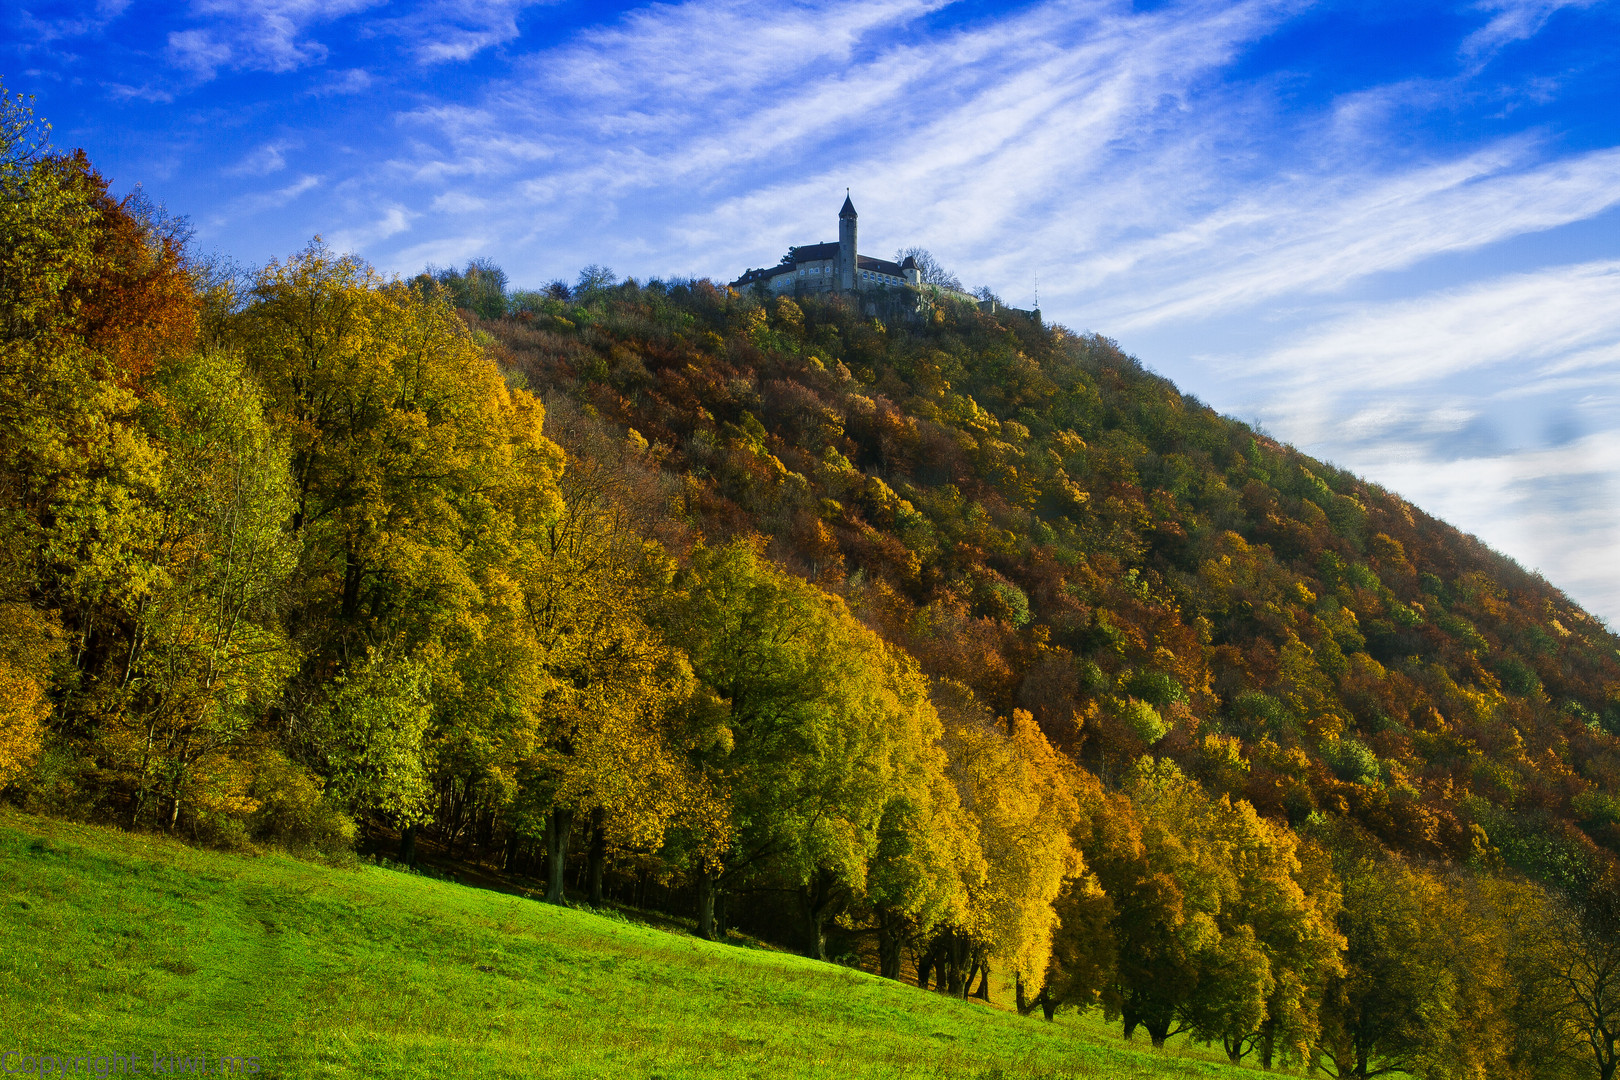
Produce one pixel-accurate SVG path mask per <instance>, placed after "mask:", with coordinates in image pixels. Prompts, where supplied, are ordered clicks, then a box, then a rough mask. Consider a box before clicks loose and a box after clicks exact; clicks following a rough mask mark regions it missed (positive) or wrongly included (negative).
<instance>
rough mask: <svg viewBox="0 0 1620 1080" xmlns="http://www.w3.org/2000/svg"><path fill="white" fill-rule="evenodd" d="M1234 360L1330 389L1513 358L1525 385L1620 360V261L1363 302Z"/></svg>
mask: <svg viewBox="0 0 1620 1080" xmlns="http://www.w3.org/2000/svg"><path fill="white" fill-rule="evenodd" d="M1229 363H1230V364H1231V365H1232V366H1236V365H1237V364H1239V363H1241V364H1242V366H1244V367H1246V368H1248V369H1249V370H1251V371H1253V372H1255V373H1257V374H1259V373H1263V374H1265V375H1267V376H1269V377H1273V378H1279V379H1282V380H1283V381H1285V382H1308V383H1309V384H1310V385H1311V386H1312V387H1314V388H1316V389H1318V390H1320V391H1323V392H1329V391H1333V390H1336V389H1342V388H1345V387H1357V388H1361V389H1385V388H1396V387H1411V386H1414V385H1416V384H1420V383H1424V382H1434V381H1438V380H1441V379H1446V378H1450V377H1454V376H1457V375H1460V374H1464V373H1470V372H1472V373H1478V372H1480V371H1482V370H1485V369H1489V368H1493V367H1497V366H1499V365H1505V364H1511V365H1514V367H1515V369H1516V370H1515V371H1514V373H1513V374H1514V376H1515V384H1516V385H1517V384H1518V380H1521V379H1522V380H1530V381H1532V382H1533V381H1534V380H1536V379H1537V378H1538V377H1539V376H1545V375H1552V374H1562V373H1569V372H1572V371H1575V370H1577V369H1581V368H1594V367H1603V366H1608V365H1612V366H1614V367H1616V368H1617V369H1620V262H1616V261H1603V262H1592V263H1583V264H1580V265H1575V266H1560V267H1555V268H1552V269H1548V270H1543V271H1540V272H1536V273H1528V274H1512V275H1507V276H1504V277H1499V278H1496V279H1493V280H1489V281H1485V282H1479V283H1475V284H1472V285H1469V286H1467V287H1464V288H1459V289H1454V290H1448V291H1444V292H1439V293H1434V294H1431V295H1427V296H1424V297H1421V298H1419V299H1415V300H1409V301H1404V302H1399V303H1390V304H1377V305H1362V306H1361V307H1360V308H1359V310H1358V311H1357V312H1356V313H1355V314H1353V315H1348V316H1344V317H1341V318H1339V319H1335V320H1330V321H1326V322H1323V323H1320V324H1318V325H1315V326H1313V327H1312V328H1311V329H1310V330H1309V331H1307V332H1306V333H1304V334H1302V335H1300V336H1299V337H1298V338H1297V339H1295V340H1293V341H1290V342H1287V343H1284V344H1282V345H1280V346H1279V347H1277V348H1274V349H1272V350H1271V351H1269V352H1267V353H1265V354H1263V355H1262V356H1260V357H1258V358H1252V359H1244V360H1242V361H1237V360H1235V359H1234V360H1233V361H1230V362H1229Z"/></svg>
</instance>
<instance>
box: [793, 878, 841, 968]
mask: <svg viewBox="0 0 1620 1080" xmlns="http://www.w3.org/2000/svg"><path fill="white" fill-rule="evenodd" d="M799 904H800V909H801V910H802V912H803V914H804V935H805V955H806V956H808V957H810V958H811V959H812V960H825V959H827V934H826V925H827V912H828V910H829V909H831V907H832V904H833V884H832V881H831V879H830V877H829V876H828V875H827V874H824V873H822V872H820V871H817V872H816V873H815V874H814V875H813V876H812V877H811V878H810V880H809V881H808V882H807V883H805V884H803V885H800V886H799Z"/></svg>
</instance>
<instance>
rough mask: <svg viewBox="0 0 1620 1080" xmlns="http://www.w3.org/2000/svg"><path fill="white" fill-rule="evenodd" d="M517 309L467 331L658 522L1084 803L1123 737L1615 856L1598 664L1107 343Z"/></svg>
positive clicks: (1384, 807) (1444, 835)
mask: <svg viewBox="0 0 1620 1080" xmlns="http://www.w3.org/2000/svg"><path fill="white" fill-rule="evenodd" d="M520 299H521V300H522V302H523V303H522V306H521V309H520V310H518V311H517V312H516V313H515V315H513V316H509V317H507V318H502V319H491V320H487V321H480V320H478V319H477V318H476V317H473V316H471V315H469V318H471V319H472V321H473V322H474V323H475V325H476V326H478V327H479V328H480V329H482V330H485V331H487V332H489V333H491V334H493V335H494V336H495V337H497V338H498V339H499V340H500V341H501V342H502V343H503V344H504V346H505V349H506V352H507V363H508V365H509V367H510V368H511V369H512V370H514V371H515V372H517V373H518V374H519V376H520V377H521V378H523V379H526V380H527V381H528V383H529V385H530V386H531V387H533V388H534V389H536V390H537V391H540V392H542V393H544V394H545V395H546V397H547V399H548V401H549V402H551V404H552V407H553V411H554V412H555V413H557V415H559V416H561V415H562V406H563V405H564V404H565V402H566V400H569V399H571V400H573V401H575V402H577V403H578V404H579V405H580V406H581V407H582V408H583V410H584V411H585V412H586V413H587V414H591V415H596V416H600V417H602V418H605V419H607V420H609V421H611V426H612V428H613V429H614V430H617V431H620V432H623V431H624V430H625V429H633V431H634V432H635V434H633V435H631V436H630V438H631V440H632V442H634V443H635V444H636V445H638V446H639V445H642V443H641V440H646V441H647V444H648V449H647V452H646V456H647V458H648V459H649V460H650V461H651V462H654V463H656V465H657V467H658V468H659V469H660V470H661V471H662V472H663V473H664V474H665V475H666V476H667V475H671V474H673V475H676V476H678V477H680V483H681V487H680V488H679V490H678V493H677V494H678V498H677V500H676V501H677V504H678V509H677V516H678V517H679V518H680V520H681V521H682V522H683V523H684V524H685V525H686V526H687V527H688V528H690V529H691V530H693V531H694V532H696V533H697V534H699V535H702V536H704V537H706V538H708V539H709V540H710V541H711V542H712V541H714V540H716V539H725V538H729V537H732V536H737V535H742V534H748V533H757V534H761V535H763V536H764V537H766V538H767V539H768V541H769V547H768V548H767V551H768V553H769V554H770V555H771V556H772V557H773V558H775V559H776V560H778V561H780V562H782V563H784V564H786V565H788V566H789V567H791V568H794V569H796V570H797V572H799V573H801V574H803V575H804V576H807V577H809V578H811V579H813V580H816V581H818V582H819V583H820V584H821V585H823V587H825V588H828V589H831V590H833V591H836V592H839V593H841V594H842V595H844V596H845V597H846V598H847V599H849V600H850V601H851V603H852V606H854V607H855V609H856V610H857V611H858V612H859V613H860V616H861V617H862V619H863V620H864V621H866V622H867V623H868V624H869V625H871V626H873V627H874V628H875V629H877V630H878V631H879V632H880V633H881V634H882V635H883V636H885V637H886V638H888V639H889V640H891V641H894V642H896V643H898V644H900V645H902V646H904V647H905V648H906V649H907V650H908V651H909V652H911V653H912V654H913V655H915V656H916V657H917V658H918V659H919V661H920V662H921V663H922V665H923V667H924V669H925V670H927V671H928V672H929V673H930V674H932V675H935V676H939V677H947V678H951V679H956V680H959V681H961V682H964V683H966V684H968V685H969V686H970V687H972V688H973V690H974V691H975V692H976V694H977V695H978V697H979V698H980V699H981V700H983V701H984V702H985V703H987V704H988V705H990V706H991V707H992V708H993V709H994V710H995V711H996V712H997V713H999V714H1000V715H1008V714H1009V713H1010V712H1011V711H1012V710H1013V709H1015V708H1023V709H1027V710H1029V711H1030V712H1031V713H1033V715H1034V717H1035V719H1036V720H1037V721H1038V722H1039V724H1040V725H1041V727H1042V729H1043V730H1044V732H1045V733H1046V735H1047V737H1048V738H1049V739H1051V741H1052V742H1053V744H1054V745H1056V746H1059V747H1062V748H1063V749H1065V750H1067V751H1068V752H1069V753H1070V754H1071V755H1072V756H1073V757H1075V758H1077V759H1079V760H1081V761H1083V762H1085V763H1086V764H1087V765H1088V766H1089V767H1090V768H1091V769H1092V770H1093V771H1094V772H1097V773H1099V774H1100V775H1101V776H1103V777H1104V779H1105V780H1106V779H1107V778H1108V777H1109V776H1111V775H1119V774H1120V772H1121V771H1122V770H1124V769H1126V768H1128V767H1129V764H1130V763H1131V762H1132V761H1134V760H1136V759H1137V758H1138V757H1139V756H1140V755H1141V754H1142V753H1144V752H1145V751H1146V750H1147V749H1148V747H1149V746H1150V745H1151V746H1152V749H1153V751H1154V753H1155V754H1157V755H1160V756H1166V755H1167V756H1169V757H1171V758H1173V759H1175V760H1176V761H1177V762H1178V763H1179V764H1180V765H1181V766H1182V767H1183V768H1184V769H1185V770H1187V771H1189V772H1191V773H1192V774H1194V775H1197V776H1199V777H1200V779H1201V780H1203V781H1204V782H1205V784H1206V786H1209V787H1211V788H1212V789H1213V790H1216V791H1222V790H1224V791H1226V792H1228V793H1230V794H1231V795H1232V796H1233V797H1241V798H1245V799H1247V800H1249V801H1250V802H1251V803H1253V805H1254V806H1255V807H1256V808H1257V809H1259V810H1260V811H1261V813H1263V814H1266V815H1268V816H1272V817H1275V818H1287V819H1288V820H1290V821H1292V822H1294V823H1296V824H1297V823H1299V822H1300V821H1302V820H1303V819H1304V818H1305V817H1307V816H1308V815H1309V814H1310V813H1311V812H1313V811H1316V810H1321V811H1327V812H1330V813H1331V812H1337V813H1345V814H1349V815H1350V816H1352V817H1354V818H1355V819H1357V820H1358V821H1359V822H1360V823H1361V824H1362V825H1364V826H1365V827H1366V828H1368V829H1369V830H1371V831H1372V832H1373V833H1374V834H1375V835H1377V836H1378V837H1379V838H1380V839H1381V840H1382V841H1383V842H1384V843H1385V844H1387V845H1389V846H1391V847H1393V848H1395V849H1397V850H1404V851H1407V852H1411V853H1414V854H1418V855H1422V856H1426V857H1440V858H1444V859H1468V858H1471V857H1473V856H1474V855H1475V854H1476V852H1475V847H1476V846H1477V845H1478V844H1480V843H1484V842H1488V843H1489V844H1490V845H1492V846H1494V847H1495V848H1496V849H1498V851H1499V852H1500V853H1501V854H1502V855H1503V856H1504V857H1505V858H1506V859H1507V861H1508V862H1509V863H1513V864H1516V865H1520V866H1522V868H1524V869H1527V870H1529V871H1531V872H1532V873H1534V874H1536V875H1537V876H1540V877H1543V878H1547V879H1553V880H1557V879H1560V878H1563V879H1567V878H1569V877H1570V873H1569V872H1568V871H1567V867H1568V866H1572V865H1576V864H1580V865H1584V866H1590V865H1593V863H1594V861H1596V862H1603V861H1606V859H1607V858H1608V856H1607V855H1606V854H1603V853H1601V852H1600V851H1599V848H1608V849H1610V851H1612V850H1614V849H1615V847H1616V845H1617V843H1620V832H1617V831H1616V830H1617V826H1616V822H1617V821H1620V814H1617V813H1616V810H1617V809H1620V803H1616V802H1615V801H1614V799H1613V796H1615V795H1617V794H1620V750H1617V742H1616V738H1615V736H1616V735H1617V734H1620V639H1617V638H1616V637H1615V635H1613V634H1612V633H1610V632H1609V631H1608V630H1607V629H1606V628H1605V627H1604V626H1603V625H1602V624H1601V623H1600V622H1599V621H1598V620H1596V619H1594V618H1593V617H1591V616H1590V615H1588V614H1586V613H1585V612H1584V611H1582V610H1581V609H1580V608H1579V607H1578V606H1577V605H1575V604H1574V603H1572V602H1571V601H1570V600H1569V599H1568V598H1567V597H1565V596H1564V595H1563V594H1561V593H1560V592H1559V591H1558V590H1557V589H1556V588H1555V587H1553V586H1552V585H1550V584H1548V583H1547V582H1546V581H1544V580H1542V579H1540V578H1539V577H1536V576H1534V575H1532V574H1529V573H1527V572H1525V571H1524V570H1523V569H1522V568H1520V567H1518V566H1517V565H1516V564H1514V563H1513V562H1511V560H1508V559H1506V558H1504V557H1502V556H1500V555H1498V554H1497V553H1495V552H1492V551H1490V550H1489V549H1487V548H1486V547H1484V545H1482V544H1480V543H1479V542H1478V541H1476V540H1474V539H1473V538H1472V537H1468V536H1465V535H1463V534H1461V533H1459V532H1458V531H1457V530H1456V529H1454V528H1452V527H1451V526H1448V525H1446V524H1445V523H1443V522H1440V521H1437V520H1435V519H1434V518H1432V517H1429V516H1428V515H1426V514H1424V513H1423V511H1422V510H1420V509H1418V508H1417V507H1414V506H1412V505H1410V504H1409V503H1407V502H1405V501H1404V500H1402V499H1401V498H1399V497H1398V496H1396V495H1394V494H1392V493H1390V492H1387V491H1385V490H1382V489H1380V488H1378V487H1377V486H1376V485H1373V484H1369V483H1367V482H1365V481H1363V480H1361V479H1359V478H1357V477H1355V476H1353V475H1350V474H1348V473H1345V472H1343V471H1341V470H1339V469H1336V468H1334V467H1332V466H1331V465H1327V464H1324V463H1322V462H1319V461H1316V460H1313V459H1311V458H1309V457H1307V456H1305V455H1304V454H1301V453H1299V452H1297V451H1296V450H1294V449H1292V448H1290V447H1285V446H1282V445H1279V444H1277V443H1276V442H1274V441H1273V440H1271V439H1269V438H1267V437H1266V436H1265V435H1264V434H1262V433H1259V432H1256V431H1254V430H1252V429H1251V428H1250V427H1249V426H1248V425H1246V424H1243V423H1240V422H1237V421H1234V420H1231V419H1229V418H1226V417H1222V416H1220V415H1218V414H1216V413H1215V412H1214V411H1213V410H1211V409H1209V408H1207V407H1206V406H1204V405H1202V404H1201V403H1200V402H1198V401H1197V400H1196V399H1193V398H1190V397H1187V396H1184V395H1182V394H1181V393H1179V392H1178V391H1177V390H1176V388H1175V387H1174V386H1172V385H1171V384H1170V383H1169V382H1167V381H1165V380H1163V379H1161V378H1158V377H1156V376H1154V375H1152V374H1150V373H1148V372H1146V371H1145V370H1144V369H1143V368H1142V367H1141V365H1140V364H1139V363H1138V362H1137V361H1136V360H1134V359H1132V358H1130V357H1128V356H1126V355H1124V354H1122V353H1121V352H1120V351H1119V350H1118V348H1117V347H1115V346H1114V344H1113V343H1112V342H1109V341H1108V340H1106V339H1104V338H1100V337H1096V336H1086V335H1076V334H1073V333H1070V332H1068V331H1066V330H1064V329H1063V328H1061V327H1051V326H1046V325H1042V324H1041V323H1039V322H1038V321H1035V320H1032V319H1029V318H1027V317H1023V316H1021V315H1019V314H1018V313H1012V312H1003V313H1001V315H1000V316H999V317H995V316H990V315H987V314H985V313H984V312H981V311H979V310H977V309H975V308H974V307H972V306H971V305H957V306H952V305H942V306H940V307H939V308H938V309H936V310H934V311H932V312H930V313H925V316H924V317H923V318H921V319H918V320H914V321H905V322H894V323H890V324H887V325H886V324H884V323H882V322H878V321H874V320H873V319H871V318H868V317H866V316H865V315H863V314H862V313H861V312H860V311H859V310H857V309H856V308H855V306H854V305H851V304H846V303H843V302H841V301H840V300H839V299H838V298H836V297H835V298H831V299H822V300H812V299H807V300H805V301H804V302H803V303H802V305H801V304H799V303H795V302H794V301H792V300H779V301H770V300H767V299H765V298H762V297H755V296H752V295H738V294H736V293H733V292H728V291H726V290H723V289H716V288H713V287H711V286H709V285H708V284H707V283H703V282H697V283H676V284H673V285H667V286H666V285H664V284H663V283H659V282H652V283H649V284H647V285H645V286H641V285H637V284H636V283H635V282H627V283H625V284H622V285H618V286H615V287H597V288H593V289H590V290H587V291H585V292H583V293H577V294H576V295H575V296H574V297H573V298H572V299H570V300H561V299H555V298H551V299H543V298H540V297H538V296H533V295H527V296H524V297H521V298H520ZM554 426H555V425H554ZM562 437H564V438H565V440H566V438H567V436H566V435H563V436H562ZM577 449H578V448H576V450H577ZM1142 701H1145V702H1147V703H1148V704H1151V705H1152V706H1153V707H1154V708H1155V709H1156V710H1157V711H1158V712H1159V713H1160V714H1161V715H1162V717H1163V720H1164V722H1165V724H1166V725H1167V728H1168V730H1167V732H1164V733H1162V739H1161V738H1160V735H1161V732H1160V731H1159V730H1157V729H1155V728H1153V727H1152V725H1149V729H1148V730H1142V725H1141V724H1140V723H1138V722H1137V718H1138V717H1139V715H1140V711H1139V709H1137V708H1136V705H1135V703H1136V702H1142ZM1133 710H1135V711H1133ZM1481 830H1482V831H1483V833H1484V834H1485V835H1486V836H1487V837H1488V841H1482V840H1480V835H1481ZM1584 873H1585V872H1583V874H1584ZM1577 876H1579V875H1577ZM1590 880H1591V878H1590V876H1587V877H1586V878H1585V879H1584V880H1583V881H1573V880H1559V883H1560V884H1563V885H1572V886H1576V887H1578V888H1580V887H1584V886H1585V885H1587V884H1589V882H1590Z"/></svg>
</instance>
